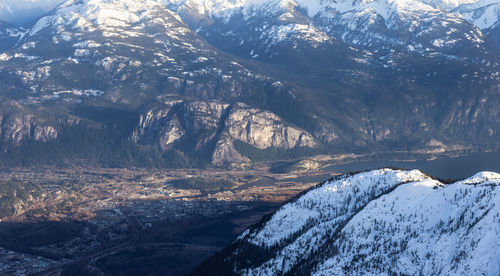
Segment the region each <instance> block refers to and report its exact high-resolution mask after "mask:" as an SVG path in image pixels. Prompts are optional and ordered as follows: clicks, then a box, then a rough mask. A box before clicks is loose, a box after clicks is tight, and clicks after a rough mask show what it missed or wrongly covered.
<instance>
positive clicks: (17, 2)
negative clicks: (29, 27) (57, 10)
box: [0, 0, 65, 26]
mask: <svg viewBox="0 0 500 276" xmlns="http://www.w3.org/2000/svg"><path fill="white" fill-rule="evenodd" d="M64 1H65V0H1V1H0V20H3V21H6V22H9V23H11V24H15V25H18V26H19V25H23V24H26V23H30V22H32V21H34V20H36V19H38V18H40V17H41V16H43V15H45V14H47V13H48V12H49V11H51V10H52V9H53V8H54V7H56V6H57V5H58V4H60V3H62V2H64Z"/></svg>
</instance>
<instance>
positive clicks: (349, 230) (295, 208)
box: [198, 169, 500, 275]
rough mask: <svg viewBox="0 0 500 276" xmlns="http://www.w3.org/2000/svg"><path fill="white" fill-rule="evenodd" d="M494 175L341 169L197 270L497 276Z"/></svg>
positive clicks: (499, 183) (498, 183)
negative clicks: (446, 179)
mask: <svg viewBox="0 0 500 276" xmlns="http://www.w3.org/2000/svg"><path fill="white" fill-rule="evenodd" d="M499 188H500V174H496V173H491V172H482V173H478V174H476V175H474V176H473V177H471V178H468V179H465V180H462V181H457V182H455V183H451V184H443V183H441V182H440V181H438V180H435V179H432V178H431V177H429V176H427V175H425V174H423V173H421V172H420V171H416V170H414V171H399V170H392V169H382V170H374V171H370V172H363V173H357V174H352V175H343V176H340V177H336V178H334V179H333V180H330V181H327V182H326V183H323V184H321V185H319V186H317V187H316V188H314V189H312V190H310V191H308V192H306V193H304V194H302V195H300V196H299V197H298V198H296V199H295V200H292V201H291V202H289V203H287V204H285V205H283V206H282V207H281V208H280V209H279V210H278V211H277V212H275V213H274V214H272V216H269V217H268V218H266V219H264V220H263V221H261V222H260V223H259V224H258V225H256V226H254V227H252V228H250V229H249V230H247V231H245V232H244V233H243V234H242V235H241V236H240V237H239V238H238V239H237V240H236V241H235V242H234V243H233V244H232V245H230V246H229V247H228V248H226V249H225V250H223V251H222V252H221V253H219V254H218V255H216V256H215V257H213V258H212V259H209V260H208V261H207V262H205V264H204V265H202V266H201V267H200V268H199V270H198V271H199V273H200V272H201V271H205V273H212V274H213V273H228V274H242V275H284V274H287V275H305V274H313V275H391V274H409V275H418V274H424V275H498V274H499V273H500V265H499V262H498V261H499V259H498V257H499V256H500V206H499V204H500V193H499Z"/></svg>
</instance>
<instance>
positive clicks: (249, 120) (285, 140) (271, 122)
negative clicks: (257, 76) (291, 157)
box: [225, 103, 316, 149]
mask: <svg viewBox="0 0 500 276" xmlns="http://www.w3.org/2000/svg"><path fill="white" fill-rule="evenodd" d="M225 123H226V127H227V131H228V133H229V135H230V137H231V138H233V139H235V140H240V141H242V142H244V143H247V144H250V145H252V146H255V147H257V148H259V149H267V148H271V147H273V148H281V149H292V148H295V147H309V148H313V147H315V146H316V142H315V141H314V138H313V137H312V136H311V135H310V134H309V133H307V132H305V131H303V130H301V129H299V128H295V127H291V126H287V125H285V123H284V122H283V121H282V120H281V118H279V117H278V116H276V115H275V114H273V113H271V112H269V111H262V110H259V109H256V108H251V107H250V106H248V105H245V104H242V103H238V104H235V105H234V106H233V108H232V109H231V112H230V113H229V116H228V118H227V120H226V122H225Z"/></svg>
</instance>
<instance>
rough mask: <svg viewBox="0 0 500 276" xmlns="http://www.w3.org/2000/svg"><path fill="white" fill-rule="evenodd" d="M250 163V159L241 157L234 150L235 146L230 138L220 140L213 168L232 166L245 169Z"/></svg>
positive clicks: (216, 148) (214, 155)
mask: <svg viewBox="0 0 500 276" xmlns="http://www.w3.org/2000/svg"><path fill="white" fill-rule="evenodd" d="M250 162H251V161H250V159H248V158H247V157H245V156H243V155H241V154H240V153H239V152H238V151H237V150H236V149H235V148H234V144H233V142H232V141H231V139H230V138H229V137H225V138H223V139H221V140H219V141H218V142H217V145H216V147H215V150H214V152H213V154H212V165H213V166H219V167H220V166H224V165H230V166H232V167H245V166H247V165H248V164H250Z"/></svg>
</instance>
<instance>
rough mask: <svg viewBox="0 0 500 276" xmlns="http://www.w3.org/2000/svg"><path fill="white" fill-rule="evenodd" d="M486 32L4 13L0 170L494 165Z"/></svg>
mask: <svg viewBox="0 0 500 276" xmlns="http://www.w3.org/2000/svg"><path fill="white" fill-rule="evenodd" d="M19 14H22V15H23V16H24V17H26V18H23V19H22V20H17V19H20V18H21V17H19V16H18V15H19ZM499 18H500V1H496V0H481V1H472V0H457V1H444V0H443V1H439V0H432V1H431V0H411V1H402V0H389V1H387V0H375V1H348V0H342V1H320V0H312V1H301V0H270V1H257V0H217V1H216V0H185V1H184V0H182V1H181V0H161V1H160V0H120V1H119V0H78V1H77V0H70V1H8V0H4V1H1V2H0V20H3V21H2V22H0V34H1V36H0V51H1V53H0V79H1V82H0V98H1V102H2V103H1V104H2V108H1V109H0V119H1V120H0V147H1V148H2V150H1V154H0V160H1V163H3V164H4V165H9V166H12V165H16V166H17V165H32V164H56V165H57V164H59V165H62V164H74V163H77V164H78V163H80V162H83V163H85V164H93V165H96V166H146V167H148V166H159V167H165V166H167V167H168V166H170V167H171V166H178V167H179V166H180V167H193V166H194V167H200V166H201V167H205V166H230V167H241V166H249V165H251V164H252V163H253V162H256V161H270V160H278V159H290V158H297V157H302V156H312V155H317V154H344V153H352V152H355V153H359V154H372V153H375V152H387V151H389V152H404V153H406V154H408V153H410V154H427V153H435V152H463V151H490V150H496V149H498V147H499V144H498V141H500V140H499V139H498V138H499V135H500V131H499V127H500V119H499V118H500V116H498V115H499V113H500V107H499V106H500V105H499V102H500V96H499V95H500V94H499V93H498V91H499V87H500V75H499V72H500V66H499V53H500V44H499V41H500V39H499V37H500V33H499V29H500V27H499V26H500V21H499ZM28 151H29V152H30V153H31V154H29V155H26V154H23V153H24V152H28Z"/></svg>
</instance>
